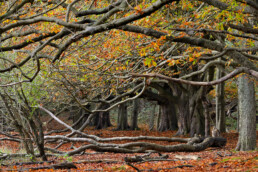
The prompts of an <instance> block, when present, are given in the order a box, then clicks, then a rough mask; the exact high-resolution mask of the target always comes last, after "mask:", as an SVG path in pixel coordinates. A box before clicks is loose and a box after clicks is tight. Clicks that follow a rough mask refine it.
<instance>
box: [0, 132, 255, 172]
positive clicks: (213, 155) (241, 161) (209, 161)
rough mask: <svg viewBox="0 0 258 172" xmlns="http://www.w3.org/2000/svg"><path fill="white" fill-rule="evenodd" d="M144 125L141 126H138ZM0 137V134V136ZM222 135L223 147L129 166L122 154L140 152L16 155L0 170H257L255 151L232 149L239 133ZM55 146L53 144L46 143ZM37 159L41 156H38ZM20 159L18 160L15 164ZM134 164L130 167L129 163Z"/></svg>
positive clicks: (3, 145) (8, 145)
mask: <svg viewBox="0 0 258 172" xmlns="http://www.w3.org/2000/svg"><path fill="white" fill-rule="evenodd" d="M141 128H144V127H141ZM86 132H87V133H88V134H97V135H99V136H100V137H114V136H116V137H118V136H139V135H148V136H166V137H172V136H173V135H174V134H175V132H174V131H166V132H156V131H148V130H147V129H142V130H139V131H113V130H112V128H109V129H106V130H93V129H88V130H87V131H86ZM0 137H1V136H0ZM223 137H225V138H227V144H226V146H225V147H223V148H208V149H206V150H205V151H201V152H173V153H166V152H163V153H161V154H162V155H168V158H167V159H166V160H162V161H158V160H157V161H145V162H135V163H130V164H129V165H128V164H127V163H126V162H125V160H124V158H125V157H134V156H135V155H138V156H141V155H143V154H120V153H107V152H95V151H92V150H87V151H85V153H84V154H83V155H76V156H73V157H66V156H59V157H49V161H50V162H44V163H41V164H19V163H21V162H24V161H29V158H27V159H26V158H15V159H8V160H2V161H1V170H2V171H28V169H29V168H32V167H33V168H35V167H43V166H49V165H53V164H59V163H64V162H73V163H74V165H75V166H76V167H77V169H70V170H69V171H71V172H73V171H137V169H138V170H140V171H258V152H257V151H247V152H236V151H234V148H235V146H236V144H237V139H238V134H237V133H236V132H233V131H232V132H230V133H225V134H223ZM156 143H160V144H167V145H168V144H176V143H168V142H156ZM82 144H87V143H76V144H74V146H75V147H79V146H80V145H82ZM48 146H52V147H54V146H55V145H54V144H52V145H48ZM0 150H2V151H3V152H4V151H6V150H8V151H9V153H17V152H20V150H22V146H21V145H19V143H15V142H10V141H2V142H0ZM60 150H65V151H68V150H71V144H65V145H63V146H62V147H61V148H60ZM178 155H181V156H186V155H193V156H194V157H198V159H191V158H190V159H178V157H177V156H178ZM159 156H160V155H158V154H157V153H153V154H151V155H150V157H152V158H154V159H155V157H159ZM38 160H39V161H40V159H38ZM18 162H19V163H18ZM131 165H132V166H134V167H135V168H134V167H132V166H131ZM29 171H68V170H53V169H41V170H29Z"/></svg>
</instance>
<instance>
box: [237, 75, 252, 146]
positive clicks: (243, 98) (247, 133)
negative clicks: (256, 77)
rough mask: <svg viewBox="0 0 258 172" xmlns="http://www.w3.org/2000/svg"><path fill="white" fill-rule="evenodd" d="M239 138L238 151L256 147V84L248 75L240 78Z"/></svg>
mask: <svg viewBox="0 0 258 172" xmlns="http://www.w3.org/2000/svg"><path fill="white" fill-rule="evenodd" d="M238 106H239V107H238V110H239V138H238V143H237V147H236V150H240V151H248V150H254V149H255V147H256V102H255V89H254V82H253V81H252V80H251V78H248V76H247V75H242V76H239V78H238Z"/></svg>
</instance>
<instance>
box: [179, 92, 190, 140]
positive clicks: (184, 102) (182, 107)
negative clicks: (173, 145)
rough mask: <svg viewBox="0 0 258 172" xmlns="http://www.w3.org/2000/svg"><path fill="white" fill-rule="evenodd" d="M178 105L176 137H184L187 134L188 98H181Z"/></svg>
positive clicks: (188, 125)
mask: <svg viewBox="0 0 258 172" xmlns="http://www.w3.org/2000/svg"><path fill="white" fill-rule="evenodd" d="M182 96H183V95H181V98H180V102H179V103H178V123H179V124H178V131H177V133H176V135H185V134H187V133H189V128H190V121H189V100H188V97H187V96H186V97H184V96H183V97H182Z"/></svg>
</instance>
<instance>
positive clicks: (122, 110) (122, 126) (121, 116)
mask: <svg viewBox="0 0 258 172" xmlns="http://www.w3.org/2000/svg"><path fill="white" fill-rule="evenodd" d="M127 121H128V120H127V104H126V103H123V104H120V105H119V109H118V124H117V128H116V130H127V129H129V125H128V122H127Z"/></svg>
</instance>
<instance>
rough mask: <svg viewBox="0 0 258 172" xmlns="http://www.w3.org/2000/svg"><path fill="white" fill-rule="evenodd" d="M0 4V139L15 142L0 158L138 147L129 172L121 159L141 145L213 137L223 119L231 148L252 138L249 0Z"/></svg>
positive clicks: (197, 143)
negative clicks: (17, 147)
mask: <svg viewBox="0 0 258 172" xmlns="http://www.w3.org/2000/svg"><path fill="white" fill-rule="evenodd" d="M0 9H1V10H0V121H1V124H0V134H1V138H0V142H2V143H10V144H11V143H17V145H20V146H21V147H22V148H23V149H24V150H25V153H10V152H9V153H8V152H6V151H5V149H6V147H5V145H3V150H2V148H1V149H0V150H1V151H0V153H1V154H0V160H4V159H7V158H12V157H24V156H29V157H30V159H31V160H33V161H36V160H37V159H38V157H40V158H41V159H42V160H43V161H47V160H49V158H50V159H51V157H53V156H57V155H58V156H60V155H61V156H63V157H70V156H75V155H78V154H81V155H82V154H83V153H85V151H88V150H91V151H95V152H112V153H124V155H125V154H126V153H141V154H139V156H136V157H133V159H130V158H132V157H129V158H128V157H126V158H125V159H124V161H125V162H127V165H128V166H130V167H131V169H134V170H136V171H139V169H138V168H137V167H135V166H134V165H133V164H131V163H132V162H140V161H143V159H144V158H145V157H146V156H148V157H149V156H150V154H151V153H157V152H158V153H160V152H199V151H203V150H205V149H208V148H209V147H220V148H221V147H223V146H225V145H226V142H227V139H226V138H225V137H224V136H230V135H226V134H225V133H226V132H227V133H231V132H232V130H233V131H234V132H237V133H238V134H239V137H238V141H237V143H236V144H235V145H233V147H234V148H235V149H236V150H237V151H249V150H255V149H256V145H257V144H256V140H257V139H256V128H257V127H256V121H257V109H256V107H257V89H256V90H255V88H256V87H257V78H258V70H257V69H258V65H257V60H258V54H257V50H258V37H257V34H258V1H257V0H227V1H226V0H199V1H192V0H117V1H116V0H101V1H100V0H59V1H58V0H0ZM95 130H98V131H101V132H96V131H95ZM129 130H130V132H131V133H134V134H132V135H131V134H129V135H127V134H126V133H127V132H129ZM143 130H144V131H146V134H144V132H143V133H141V134H140V135H137V134H136V133H139V131H143ZM106 131H112V133H113V134H111V135H107V134H103V133H104V132H106ZM121 131H122V132H123V133H122V134H118V133H120V132H121ZM147 131H155V132H158V133H160V134H158V135H155V136H154V135H149V134H147ZM116 132H117V135H116ZM162 132H164V133H169V132H172V133H173V134H172V133H170V134H169V135H166V134H164V136H163V137H162V134H161V133H162ZM130 135H131V136H132V137H130ZM114 136H116V137H114ZM123 136H124V137H123ZM159 136H160V137H159ZM175 136H177V137H175ZM121 141H122V142H121ZM160 142H166V143H168V144H165V143H160ZM171 142H176V143H180V142H181V144H172V143H171ZM78 143H80V145H78ZM182 143H183V144H182ZM68 144H69V145H71V149H69V150H64V149H62V148H63V146H65V145H68ZM75 145H76V146H75ZM231 148H232V147H231ZM142 153H144V154H142ZM146 153H147V155H146ZM254 154H255V156H257V153H254ZM139 157H140V158H139ZM158 158H160V159H162V158H164V157H163V155H162V154H160V155H159V157H158ZM256 158H257V157H256ZM250 159H252V160H253V158H250ZM144 160H146V159H144ZM62 165H64V166H65V167H67V168H68V166H69V165H70V166H71V168H72V167H74V164H69V163H67V164H62ZM182 167H187V166H182ZM182 167H180V168H182ZM189 167H190V166H189ZM49 168H54V169H55V168H58V167H56V166H54V165H52V166H50V167H49ZM108 170H110V169H108ZM122 170H123V169H122ZM111 171H112V169H111Z"/></svg>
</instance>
